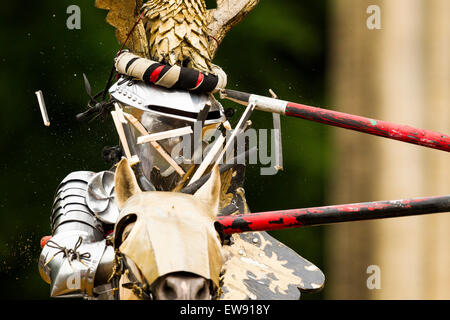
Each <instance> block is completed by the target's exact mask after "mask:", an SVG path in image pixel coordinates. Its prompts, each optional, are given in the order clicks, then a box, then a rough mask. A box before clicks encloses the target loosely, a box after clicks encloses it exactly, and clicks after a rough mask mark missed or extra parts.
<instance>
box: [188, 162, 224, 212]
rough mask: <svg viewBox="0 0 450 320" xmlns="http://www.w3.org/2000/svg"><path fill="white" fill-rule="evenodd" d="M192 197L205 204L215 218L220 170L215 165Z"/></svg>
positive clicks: (217, 210)
mask: <svg viewBox="0 0 450 320" xmlns="http://www.w3.org/2000/svg"><path fill="white" fill-rule="evenodd" d="M194 197H195V198H196V199H198V200H200V201H202V202H203V203H204V204H206V205H207V206H208V207H209V209H210V212H211V215H212V216H213V218H214V219H215V218H216V216H217V214H218V213H219V200H220V172H219V167H218V166H217V165H215V166H214V168H213V169H212V171H211V176H210V177H209V179H208V181H206V183H205V184H204V185H203V186H202V187H201V188H200V189H198V190H197V191H196V192H195V193H194Z"/></svg>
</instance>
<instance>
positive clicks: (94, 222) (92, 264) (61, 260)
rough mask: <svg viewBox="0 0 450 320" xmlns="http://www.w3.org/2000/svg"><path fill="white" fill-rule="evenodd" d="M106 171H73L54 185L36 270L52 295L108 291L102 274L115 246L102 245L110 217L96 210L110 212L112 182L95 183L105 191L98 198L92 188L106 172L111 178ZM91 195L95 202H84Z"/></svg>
mask: <svg viewBox="0 0 450 320" xmlns="http://www.w3.org/2000/svg"><path fill="white" fill-rule="evenodd" d="M110 175H112V173H111V172H106V171H105V172H102V173H100V174H96V173H94V172H88V171H77V172H73V173H71V174H69V175H68V176H67V177H66V178H65V179H64V180H63V181H62V182H61V184H60V185H59V186H58V189H57V191H56V195H55V198H54V201H53V207H52V214H51V218H50V220H51V221H50V222H51V228H52V238H51V240H49V241H48V242H47V243H46V244H45V246H44V247H43V249H42V252H41V255H40V258H39V271H40V274H41V277H42V278H43V279H44V280H45V281H46V282H47V283H49V284H50V286H51V291H50V292H51V293H50V296H51V297H84V298H98V297H101V298H108V297H109V296H110V293H108V291H109V290H108V286H109V284H108V281H107V280H108V278H109V275H110V274H111V271H112V263H113V259H114V250H113V247H112V246H110V245H107V242H106V239H105V232H107V229H108V228H109V227H110V226H111V223H110V222H111V221H109V220H108V216H106V218H105V216H103V217H102V216H101V213H105V211H106V212H109V213H110V212H111V210H109V211H108V209H110V208H109V207H110V206H112V205H114V204H113V201H112V199H113V196H112V193H113V188H114V185H113V184H112V186H111V185H110V184H111V183H109V185H106V186H103V185H102V187H103V188H100V189H101V190H102V191H104V193H108V195H107V196H105V195H103V198H102V195H101V194H98V193H97V194H96V193H95V186H96V185H97V186H98V183H99V182H100V183H102V182H105V179H103V178H104V177H105V176H108V177H109V179H106V180H108V181H111V178H110ZM93 186H94V187H93ZM93 191H94V192H93ZM90 198H92V200H96V201H91V202H92V203H94V205H92V204H91V205H90V206H89V205H88V204H89V200H90ZM105 201H106V202H105ZM105 203H106V206H105ZM92 207H93V208H92ZM93 209H94V210H93ZM102 209H103V211H102ZM113 215H114V214H113Z"/></svg>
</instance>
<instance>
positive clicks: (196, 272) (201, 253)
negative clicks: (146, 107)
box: [113, 159, 224, 300]
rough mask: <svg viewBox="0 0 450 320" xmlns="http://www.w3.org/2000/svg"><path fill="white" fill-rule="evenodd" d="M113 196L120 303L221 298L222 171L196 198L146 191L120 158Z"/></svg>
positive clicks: (197, 193) (217, 173)
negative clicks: (219, 224) (117, 210)
mask: <svg viewBox="0 0 450 320" xmlns="http://www.w3.org/2000/svg"><path fill="white" fill-rule="evenodd" d="M115 192H116V202H117V205H118V206H119V208H120V215H119V218H118V220H117V223H116V225H115V230H114V246H115V250H116V259H115V260H116V262H115V268H114V269H115V270H114V273H113V276H114V277H115V278H116V280H117V281H116V282H117V289H116V290H117V291H118V296H119V297H120V299H135V298H153V299H164V300H167V299H177V300H182V299H189V300H197V299H211V298H214V297H216V296H218V293H219V290H220V285H219V279H220V272H221V269H222V266H223V264H224V256H223V252H222V245H221V241H220V237H219V234H218V233H217V231H216V229H215V227H214V222H215V220H216V215H217V214H218V210H219V197H220V174H219V170H218V168H217V167H215V168H214V169H213V173H212V174H211V177H210V178H209V180H208V181H207V183H205V184H204V185H203V186H202V187H201V188H200V189H199V190H198V191H197V192H196V193H195V194H194V195H188V194H182V193H177V192H162V191H146V192H143V191H141V190H140V188H139V186H138V183H137V180H136V177H135V175H134V173H133V170H132V169H131V167H130V166H129V164H128V161H127V159H122V160H121V161H120V162H119V164H118V166H117V169H116V173H115ZM114 277H113V278H114Z"/></svg>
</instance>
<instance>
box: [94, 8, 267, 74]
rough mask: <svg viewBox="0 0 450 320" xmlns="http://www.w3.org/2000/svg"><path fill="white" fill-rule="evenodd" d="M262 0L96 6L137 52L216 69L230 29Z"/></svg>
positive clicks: (118, 33)
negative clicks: (209, 4) (212, 5)
mask: <svg viewBox="0 0 450 320" xmlns="http://www.w3.org/2000/svg"><path fill="white" fill-rule="evenodd" d="M258 2H259V0H234V1H233V0H217V8H215V9H207V8H206V4H205V1H204V0H148V1H146V2H145V3H144V2H143V1H142V0H121V1H118V0H96V2H95V5H96V7H98V8H100V9H105V10H109V13H108V15H107V18H106V21H107V22H108V23H109V24H111V25H112V26H113V27H115V28H116V37H117V39H118V40H119V42H120V43H121V44H124V43H125V41H126V40H127V38H128V41H127V43H126V44H125V45H126V47H128V48H129V49H130V50H131V51H132V52H133V53H135V54H138V55H140V56H142V57H143V58H148V59H151V60H154V61H158V62H161V63H166V64H169V65H179V66H184V67H190V68H194V69H197V70H200V71H206V72H211V65H212V59H213V57H214V55H215V53H216V51H217V48H218V46H219V44H220V43H221V42H222V40H223V38H224V37H225V35H226V33H227V32H228V31H229V30H230V29H231V28H233V27H234V26H235V25H237V24H238V23H239V22H241V20H242V19H243V18H244V17H245V16H247V14H248V13H249V12H250V11H251V10H252V9H253V8H254V7H255V6H256V5H257V4H258ZM140 17H141V18H140ZM137 21H139V22H137ZM136 23H137V24H136ZM133 27H134V29H133ZM132 30H133V31H132ZM131 31H132V32H131ZM130 32H131V34H130ZM128 36H129V37H128Z"/></svg>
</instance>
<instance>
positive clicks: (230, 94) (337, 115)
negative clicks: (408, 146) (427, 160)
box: [220, 89, 450, 152]
mask: <svg viewBox="0 0 450 320" xmlns="http://www.w3.org/2000/svg"><path fill="white" fill-rule="evenodd" d="M220 94H221V98H225V99H229V100H232V101H235V102H237V103H239V104H242V105H248V104H249V103H254V104H255V107H256V109H258V110H262V111H267V112H272V113H279V114H284V115H286V116H289V117H296V118H302V119H306V120H310V121H314V122H319V123H324V124H328V125H331V126H335V127H341V128H345V129H350V130H355V131H359V132H363V133H368V134H372V135H376V136H381V137H385V138H389V139H394V140H399V141H403V142H408V143H412V144H416V145H420V146H424V147H428V148H432V149H438V150H443V151H447V152H449V151H450V137H449V136H448V135H446V134H442V133H438V132H433V131H429V130H423V129H418V128H414V127H410V126H406V125H400V124H396V123H392V122H386V121H381V120H375V119H370V118H365V117H361V116H355V115H352V114H347V113H342V112H337V111H332V110H327V109H322V108H318V107H312V106H307V105H304V104H298V103H293V102H288V101H283V100H279V99H274V98H269V97H265V96H259V95H256V94H249V93H245V92H240V91H235V90H229V89H223V90H221V91H220Z"/></svg>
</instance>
